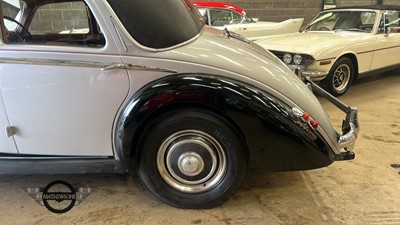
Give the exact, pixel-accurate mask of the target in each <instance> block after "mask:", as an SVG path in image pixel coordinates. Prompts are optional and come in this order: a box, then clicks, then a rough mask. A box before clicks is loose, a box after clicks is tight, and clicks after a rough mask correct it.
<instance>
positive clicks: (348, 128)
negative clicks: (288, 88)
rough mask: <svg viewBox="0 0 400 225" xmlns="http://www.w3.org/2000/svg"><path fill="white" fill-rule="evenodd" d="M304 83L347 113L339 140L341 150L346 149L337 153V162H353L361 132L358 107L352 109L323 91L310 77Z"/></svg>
mask: <svg viewBox="0 0 400 225" xmlns="http://www.w3.org/2000/svg"><path fill="white" fill-rule="evenodd" d="M304 82H305V83H306V84H307V85H308V86H309V87H311V88H312V90H313V91H314V92H316V93H318V94H319V95H321V96H323V97H325V98H326V99H327V100H329V101H330V102H331V103H332V104H334V105H335V106H336V107H338V108H339V109H340V110H341V111H343V112H344V113H346V118H345V120H343V123H342V132H343V134H342V135H341V136H339V138H338V143H337V145H338V147H339V149H345V151H344V152H340V153H339V154H336V153H335V160H336V161H342V160H351V159H354V158H355V154H354V152H353V151H352V150H353V148H354V144H355V142H356V139H357V135H358V132H359V130H360V127H359V123H358V116H357V114H358V109H357V108H356V107H351V106H348V105H346V104H345V103H343V102H342V101H340V100H339V99H337V98H335V97H334V96H332V95H331V94H330V93H328V92H327V91H325V90H324V89H322V88H321V87H320V86H318V85H317V84H316V83H314V82H313V81H312V80H311V78H310V77H304Z"/></svg>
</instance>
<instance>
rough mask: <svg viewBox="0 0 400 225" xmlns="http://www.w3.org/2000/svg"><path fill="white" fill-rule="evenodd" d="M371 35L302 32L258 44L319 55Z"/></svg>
mask: <svg viewBox="0 0 400 225" xmlns="http://www.w3.org/2000/svg"><path fill="white" fill-rule="evenodd" d="M368 37H370V34H369V33H361V32H346V31H338V32H332V31H329V32H302V33H294V34H286V35H277V36H271V37H266V38H263V39H260V40H258V41H256V43H257V44H259V45H260V46H262V47H263V48H265V49H268V50H271V51H283V52H292V53H303V54H309V55H313V56H317V55H318V53H319V52H323V51H325V52H327V51H329V50H331V49H335V50H337V49H338V48H346V47H348V46H351V45H352V43H355V42H358V41H359V39H363V38H368Z"/></svg>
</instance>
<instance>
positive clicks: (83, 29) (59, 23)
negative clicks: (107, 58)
mask: <svg viewBox="0 0 400 225" xmlns="http://www.w3.org/2000/svg"><path fill="white" fill-rule="evenodd" d="M4 1H14V0H4ZM29 2H30V4H25V5H26V9H24V10H23V11H22V15H21V17H20V18H21V19H19V20H17V19H10V18H7V17H3V18H4V24H5V26H6V29H7V35H6V36H7V37H6V39H7V40H5V42H7V43H9V44H33V45H58V46H79V47H91V48H101V47H103V46H104V45H105V38H104V36H103V34H102V32H101V30H100V28H99V26H98V24H97V22H96V19H95V17H94V15H93V14H92V13H91V11H90V9H89V7H87V5H86V4H85V2H83V1H61V2H60V1H57V3H52V1H41V0H39V1H29ZM48 2H50V3H48ZM44 3H48V4H44ZM35 4H36V5H35ZM2 11H3V14H5V13H8V12H7V11H6V10H5V8H4V7H2ZM14 14H15V13H14ZM14 18H15V17H14Z"/></svg>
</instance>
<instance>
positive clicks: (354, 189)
mask: <svg viewBox="0 0 400 225" xmlns="http://www.w3.org/2000/svg"><path fill="white" fill-rule="evenodd" d="M340 99H342V100H343V101H344V102H346V103H348V104H350V105H354V106H357V107H358V108H359V110H360V114H359V119H360V121H361V133H360V136H359V139H358V142H357V144H356V148H355V152H356V159H355V160H354V161H347V162H335V163H334V164H332V165H331V166H329V167H327V168H322V169H318V170H313V171H303V172H287V173H267V174H257V173H254V172H253V171H251V172H250V173H249V174H248V176H247V178H246V180H245V183H244V186H243V188H242V189H241V190H240V191H239V192H238V193H237V194H236V195H235V196H233V198H232V199H231V200H229V201H228V202H227V203H226V204H224V205H222V206H221V207H218V208H215V209H211V210H181V209H175V208H172V207H169V206H167V205H165V204H163V203H161V202H160V201H158V200H157V199H155V198H154V197H153V196H152V195H151V194H150V193H149V192H147V191H144V190H143V189H142V187H141V185H140V184H139V182H138V180H137V178H132V177H130V176H125V175H79V176H78V175H68V176H64V175H63V176H56V175H51V176H49V175H41V176H37V175H35V176H9V175H6V176H5V175H2V176H0V224H307V225H308V224H362V225H364V224H400V168H394V167H392V166H391V165H392V164H399V163H400V70H396V71H391V72H388V73H384V74H379V75H373V76H368V77H364V78H361V79H360V80H359V81H358V82H357V83H356V84H354V86H353V87H352V88H351V89H350V91H349V92H348V93H347V94H346V95H345V96H342V97H341V98H340ZM321 102H322V104H323V105H324V107H325V108H326V110H327V111H328V112H329V113H330V116H331V119H332V121H333V123H334V124H335V125H337V126H338V127H340V124H341V119H342V118H344V115H343V114H342V113H340V112H339V111H338V110H336V109H335V108H334V107H333V106H331V105H330V104H329V103H328V102H327V101H325V100H323V99H321ZM56 179H62V180H65V181H68V182H70V183H73V184H77V185H79V186H85V187H92V188H95V191H94V192H93V193H92V194H91V195H90V196H89V197H88V198H87V199H85V201H83V202H82V203H81V204H80V205H79V206H76V207H74V208H73V209H72V210H71V211H69V212H67V213H65V214H62V215H57V214H53V213H50V212H49V211H48V210H47V209H46V208H45V207H42V206H39V205H38V204H37V203H36V202H35V201H34V200H33V199H32V198H31V197H29V196H28V195H27V194H26V193H25V192H24V191H22V190H21V187H27V186H29V187H40V186H41V187H43V186H45V185H47V184H48V183H49V182H51V181H53V180H56Z"/></svg>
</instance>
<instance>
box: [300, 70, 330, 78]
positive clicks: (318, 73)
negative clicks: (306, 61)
mask: <svg viewBox="0 0 400 225" xmlns="http://www.w3.org/2000/svg"><path fill="white" fill-rule="evenodd" d="M328 74H329V72H326V71H312V70H310V71H307V70H306V71H303V72H302V73H301V75H302V76H304V77H311V78H321V77H325V76H327V75H328Z"/></svg>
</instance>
